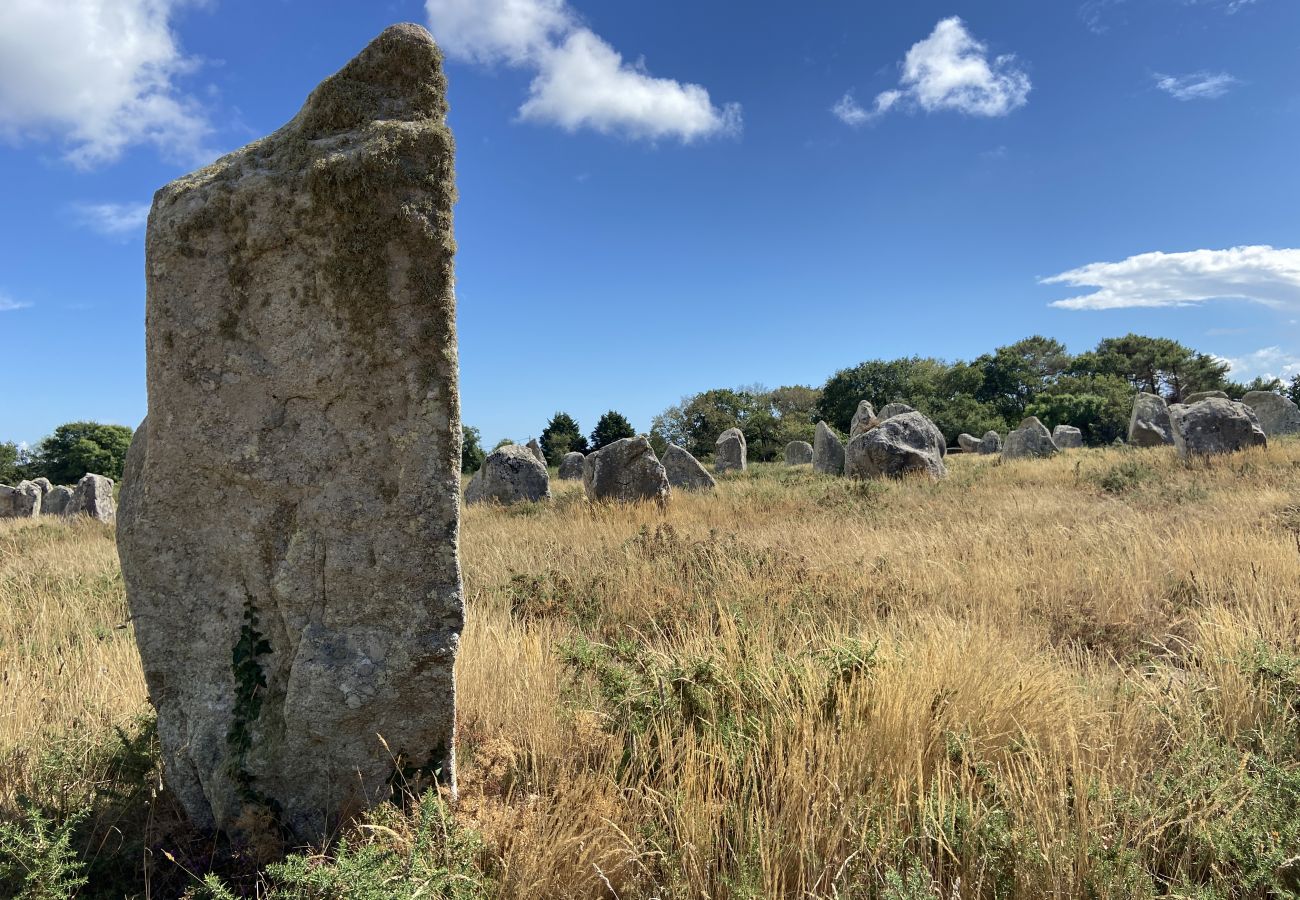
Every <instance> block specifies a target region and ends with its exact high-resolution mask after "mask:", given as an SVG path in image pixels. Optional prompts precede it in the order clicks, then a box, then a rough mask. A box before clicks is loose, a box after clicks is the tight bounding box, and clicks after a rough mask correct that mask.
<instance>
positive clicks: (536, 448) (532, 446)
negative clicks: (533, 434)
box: [526, 438, 546, 465]
mask: <svg viewBox="0 0 1300 900" xmlns="http://www.w3.org/2000/svg"><path fill="white" fill-rule="evenodd" d="M526 446H527V447H528V449H529V451H530V452H532V454H533V456H535V457H537V461H538V462H539V463H541V464H542V465H546V454H545V453H543V452H542V445H541V444H539V443H537V438H533V439H532V440H530V441H529V442H528V444H527V445H526Z"/></svg>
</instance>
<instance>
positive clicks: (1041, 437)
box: [1002, 416, 1061, 459]
mask: <svg viewBox="0 0 1300 900" xmlns="http://www.w3.org/2000/svg"><path fill="white" fill-rule="evenodd" d="M1060 450H1061V448H1060V447H1058V446H1056V442H1055V441H1053V440H1052V433H1051V432H1050V431H1048V430H1047V426H1046V425H1044V424H1043V423H1042V422H1041V421H1040V420H1039V418H1038V416H1029V417H1028V418H1026V419H1025V420H1024V421H1022V422H1021V423H1020V427H1019V428H1017V429H1016V430H1015V431H1013V432H1011V433H1010V434H1008V435H1007V442H1006V443H1005V444H1004V445H1003V446H1002V458H1003V459H1032V458H1034V457H1039V456H1052V455H1053V454H1055V453H1059V452H1060Z"/></svg>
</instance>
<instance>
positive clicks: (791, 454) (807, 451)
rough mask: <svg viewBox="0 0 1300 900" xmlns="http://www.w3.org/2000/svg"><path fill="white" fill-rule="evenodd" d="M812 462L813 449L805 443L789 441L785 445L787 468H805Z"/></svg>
mask: <svg viewBox="0 0 1300 900" xmlns="http://www.w3.org/2000/svg"><path fill="white" fill-rule="evenodd" d="M812 461H813V447H812V444H810V443H808V442H807V441H791V442H790V443H788V444H786V445H785V464H786V465H787V466H806V465H810V464H811V463H812Z"/></svg>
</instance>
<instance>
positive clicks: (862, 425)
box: [849, 400, 880, 439]
mask: <svg viewBox="0 0 1300 900" xmlns="http://www.w3.org/2000/svg"><path fill="white" fill-rule="evenodd" d="M879 424H880V419H879V418H878V417H877V416H876V410H875V408H874V407H873V406H872V405H871V404H870V403H868V402H867V401H866V400H863V401H862V402H861V403H859V404H858V409H857V412H855V413H854V414H853V422H852V423H851V424H850V425H849V438H850V439H852V438H855V437H857V436H858V435H860V434H865V433H866V432H868V431H870V430H871V429H873V428H875V427H876V426H877V425H879Z"/></svg>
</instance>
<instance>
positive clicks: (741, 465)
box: [713, 428, 749, 473]
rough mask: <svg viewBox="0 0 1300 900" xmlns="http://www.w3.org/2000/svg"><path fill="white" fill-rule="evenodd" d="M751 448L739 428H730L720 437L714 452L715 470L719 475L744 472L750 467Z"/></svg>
mask: <svg viewBox="0 0 1300 900" xmlns="http://www.w3.org/2000/svg"><path fill="white" fill-rule="evenodd" d="M748 456H749V448H748V446H747V445H746V443H745V434H744V432H742V431H741V430H740V429H739V428H728V429H727V430H726V431H724V432H722V434H720V435H718V440H717V443H716V444H715V446H714V451H713V468H714V471H716V472H718V473H722V472H737V471H739V472H743V471H745V469H746V468H747V467H748V466H749V459H748Z"/></svg>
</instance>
